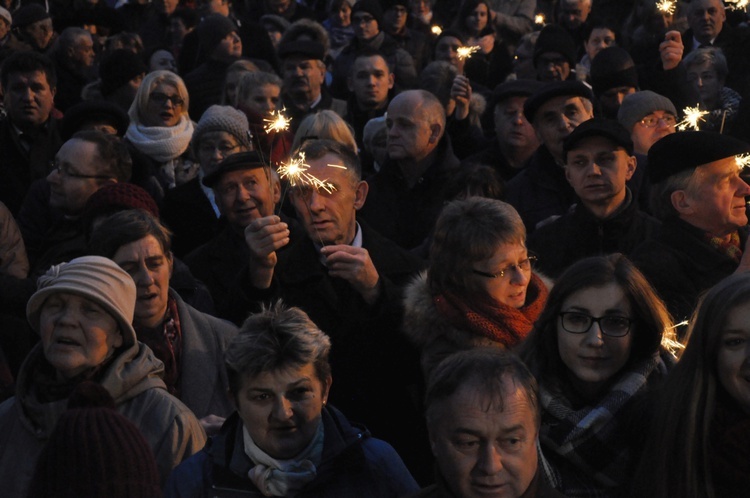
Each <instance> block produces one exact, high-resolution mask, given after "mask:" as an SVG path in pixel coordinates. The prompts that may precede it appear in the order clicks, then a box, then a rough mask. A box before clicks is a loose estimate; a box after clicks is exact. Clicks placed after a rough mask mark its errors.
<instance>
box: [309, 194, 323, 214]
mask: <svg viewBox="0 0 750 498" xmlns="http://www.w3.org/2000/svg"><path fill="white" fill-rule="evenodd" d="M307 205H308V206H309V207H310V211H312V212H314V213H319V212H321V211H325V204H324V203H323V196H322V195H320V194H319V193H318V191H317V190H315V189H312V191H311V192H310V198H309V199H308V201H307Z"/></svg>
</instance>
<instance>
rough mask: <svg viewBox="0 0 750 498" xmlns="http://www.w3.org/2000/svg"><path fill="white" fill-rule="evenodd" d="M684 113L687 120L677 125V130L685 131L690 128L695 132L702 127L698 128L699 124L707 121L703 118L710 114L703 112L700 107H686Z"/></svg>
mask: <svg viewBox="0 0 750 498" xmlns="http://www.w3.org/2000/svg"><path fill="white" fill-rule="evenodd" d="M682 113H683V114H684V115H685V119H683V120H682V121H680V122H679V123H677V129H678V130H680V131H685V130H687V129H688V128H692V129H693V130H695V131H699V130H700V127H699V126H698V123H700V122H701V121H706V120H705V119H703V116H705V115H706V114H708V113H709V112H708V111H701V110H700V108H699V107H686V108H684V109H683V110H682Z"/></svg>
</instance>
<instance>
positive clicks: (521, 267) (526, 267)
mask: <svg viewBox="0 0 750 498" xmlns="http://www.w3.org/2000/svg"><path fill="white" fill-rule="evenodd" d="M535 262H536V256H529V257H527V258H526V259H524V260H523V261H519V262H518V264H515V265H508V266H506V267H505V268H503V269H502V270H500V271H498V272H497V273H489V272H486V271H481V270H475V269H473V268H472V270H471V272H472V273H474V274H475V275H479V276H482V277H487V278H503V277H509V276H510V274H511V272H512V271H513V270H518V271H520V272H523V273H527V272H529V271H531V265H532V264H534V263H535Z"/></svg>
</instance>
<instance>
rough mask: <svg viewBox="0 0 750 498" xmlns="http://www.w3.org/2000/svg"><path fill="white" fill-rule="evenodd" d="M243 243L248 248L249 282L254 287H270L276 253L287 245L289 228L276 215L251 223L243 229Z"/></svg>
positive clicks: (276, 259)
mask: <svg viewBox="0 0 750 498" xmlns="http://www.w3.org/2000/svg"><path fill="white" fill-rule="evenodd" d="M245 243H246V244H247V247H248V248H250V280H251V283H252V284H253V286H254V287H257V288H259V289H267V288H268V287H270V286H271V280H272V279H273V269H274V268H275V267H276V262H277V261H278V258H277V257H276V251H277V250H279V249H281V248H282V247H284V246H285V245H287V244H288V243H289V227H288V226H287V224H286V223H284V222H283V221H281V218H279V217H278V216H276V215H272V216H266V217H264V218H259V219H257V220H254V221H252V222H251V223H250V224H249V225H248V226H246V227H245Z"/></svg>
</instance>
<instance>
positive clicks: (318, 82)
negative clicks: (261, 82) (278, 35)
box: [279, 40, 347, 129]
mask: <svg viewBox="0 0 750 498" xmlns="http://www.w3.org/2000/svg"><path fill="white" fill-rule="evenodd" d="M325 57H326V53H325V48H324V47H323V44H322V43H320V42H317V41H314V40H292V41H282V42H281V43H280V44H279V59H281V75H282V79H283V81H284V83H283V87H282V96H281V97H282V100H283V101H284V107H285V108H286V112H287V115H288V116H289V117H291V118H292V129H296V127H297V126H298V125H299V123H300V121H302V119H304V117H305V116H307V115H308V114H313V113H316V112H318V111H322V110H323V109H330V110H332V111H333V112H335V113H336V114H338V115H339V116H341V117H342V118H343V117H344V116H346V110H347V109H346V102H345V101H343V100H339V99H334V98H333V97H331V95H330V93H328V90H327V89H326V87H325V76H326V65H325V62H323V60H324V59H325Z"/></svg>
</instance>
